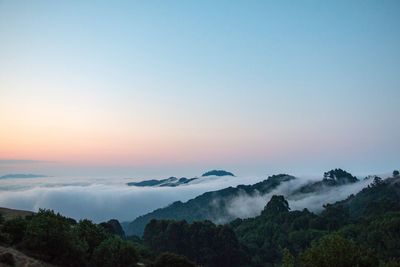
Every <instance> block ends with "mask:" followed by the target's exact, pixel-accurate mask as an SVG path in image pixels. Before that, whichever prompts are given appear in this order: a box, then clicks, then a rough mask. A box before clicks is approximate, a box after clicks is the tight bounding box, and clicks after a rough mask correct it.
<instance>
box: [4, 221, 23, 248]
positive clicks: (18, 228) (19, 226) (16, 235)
mask: <svg viewBox="0 0 400 267" xmlns="http://www.w3.org/2000/svg"><path fill="white" fill-rule="evenodd" d="M27 224H28V222H27V221H26V220H25V219H23V218H15V219H11V220H8V221H6V222H5V223H4V225H3V228H2V231H3V233H4V234H5V235H6V236H7V238H8V242H9V243H10V244H11V245H15V244H18V243H20V242H21V241H22V239H23V238H24V236H25V231H26V227H27Z"/></svg>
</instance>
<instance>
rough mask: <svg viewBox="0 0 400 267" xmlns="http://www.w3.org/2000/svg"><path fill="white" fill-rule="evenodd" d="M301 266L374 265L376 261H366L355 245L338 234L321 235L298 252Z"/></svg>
mask: <svg viewBox="0 0 400 267" xmlns="http://www.w3.org/2000/svg"><path fill="white" fill-rule="evenodd" d="M300 265H301V266H302V267H332V266H340V267H353V266H371V267H372V266H376V265H377V262H366V261H365V260H364V259H363V258H362V254H361V252H360V249H359V248H358V247H357V245H356V244H355V243H354V242H352V241H350V240H347V239H345V238H344V237H342V236H340V235H338V234H332V235H328V236H325V237H323V238H322V239H321V240H319V241H318V242H316V243H314V244H313V245H312V246H311V247H310V248H308V249H307V250H305V251H304V252H303V253H301V254H300Z"/></svg>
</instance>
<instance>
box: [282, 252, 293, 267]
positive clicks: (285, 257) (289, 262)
mask: <svg viewBox="0 0 400 267" xmlns="http://www.w3.org/2000/svg"><path fill="white" fill-rule="evenodd" d="M294 266H295V258H294V257H293V255H292V253H290V251H289V250H288V249H287V248H285V249H284V250H283V253H282V264H281V267H294Z"/></svg>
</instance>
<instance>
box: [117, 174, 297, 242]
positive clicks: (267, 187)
mask: <svg viewBox="0 0 400 267" xmlns="http://www.w3.org/2000/svg"><path fill="white" fill-rule="evenodd" d="M292 179H295V177H293V176H290V175H287V174H279V175H273V176H270V177H268V179H267V180H264V181H262V182H259V183H256V184H254V185H239V186H237V187H235V188H233V187H228V188H225V189H222V190H218V191H213V192H207V193H204V194H202V195H200V196H198V197H196V198H194V199H191V200H189V201H187V202H185V203H182V202H181V201H177V202H174V203H172V204H171V205H169V206H168V207H165V208H160V209H157V210H155V211H153V212H150V213H148V214H146V215H143V216H140V217H138V218H136V219H135V220H134V221H132V222H131V223H129V224H127V223H125V224H123V226H124V230H125V233H126V234H127V235H142V234H143V230H144V228H145V226H146V224H147V223H148V222H149V221H150V220H151V219H175V220H186V221H188V222H192V221H196V220H211V221H220V220H221V218H223V221H220V222H228V221H230V220H233V219H235V217H233V216H232V215H231V214H229V213H228V212H227V210H226V208H225V207H226V204H227V203H228V202H229V201H230V200H232V199H233V198H235V197H236V196H237V195H238V194H247V195H250V196H251V195H255V194H260V193H261V194H266V193H269V192H271V191H272V190H273V189H275V188H276V187H277V186H279V185H280V184H281V183H283V182H286V181H289V180H292Z"/></svg>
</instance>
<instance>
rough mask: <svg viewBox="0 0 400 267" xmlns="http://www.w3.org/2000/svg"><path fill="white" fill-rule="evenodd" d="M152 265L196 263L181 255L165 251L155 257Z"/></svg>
mask: <svg viewBox="0 0 400 267" xmlns="http://www.w3.org/2000/svg"><path fill="white" fill-rule="evenodd" d="M153 267H196V265H195V264H194V263H193V262H191V261H189V260H188V259H186V258H185V257H183V256H179V255H176V254H173V253H169V252H165V253H162V254H161V255H160V256H158V257H157V259H156V261H155V262H154V264H153Z"/></svg>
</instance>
